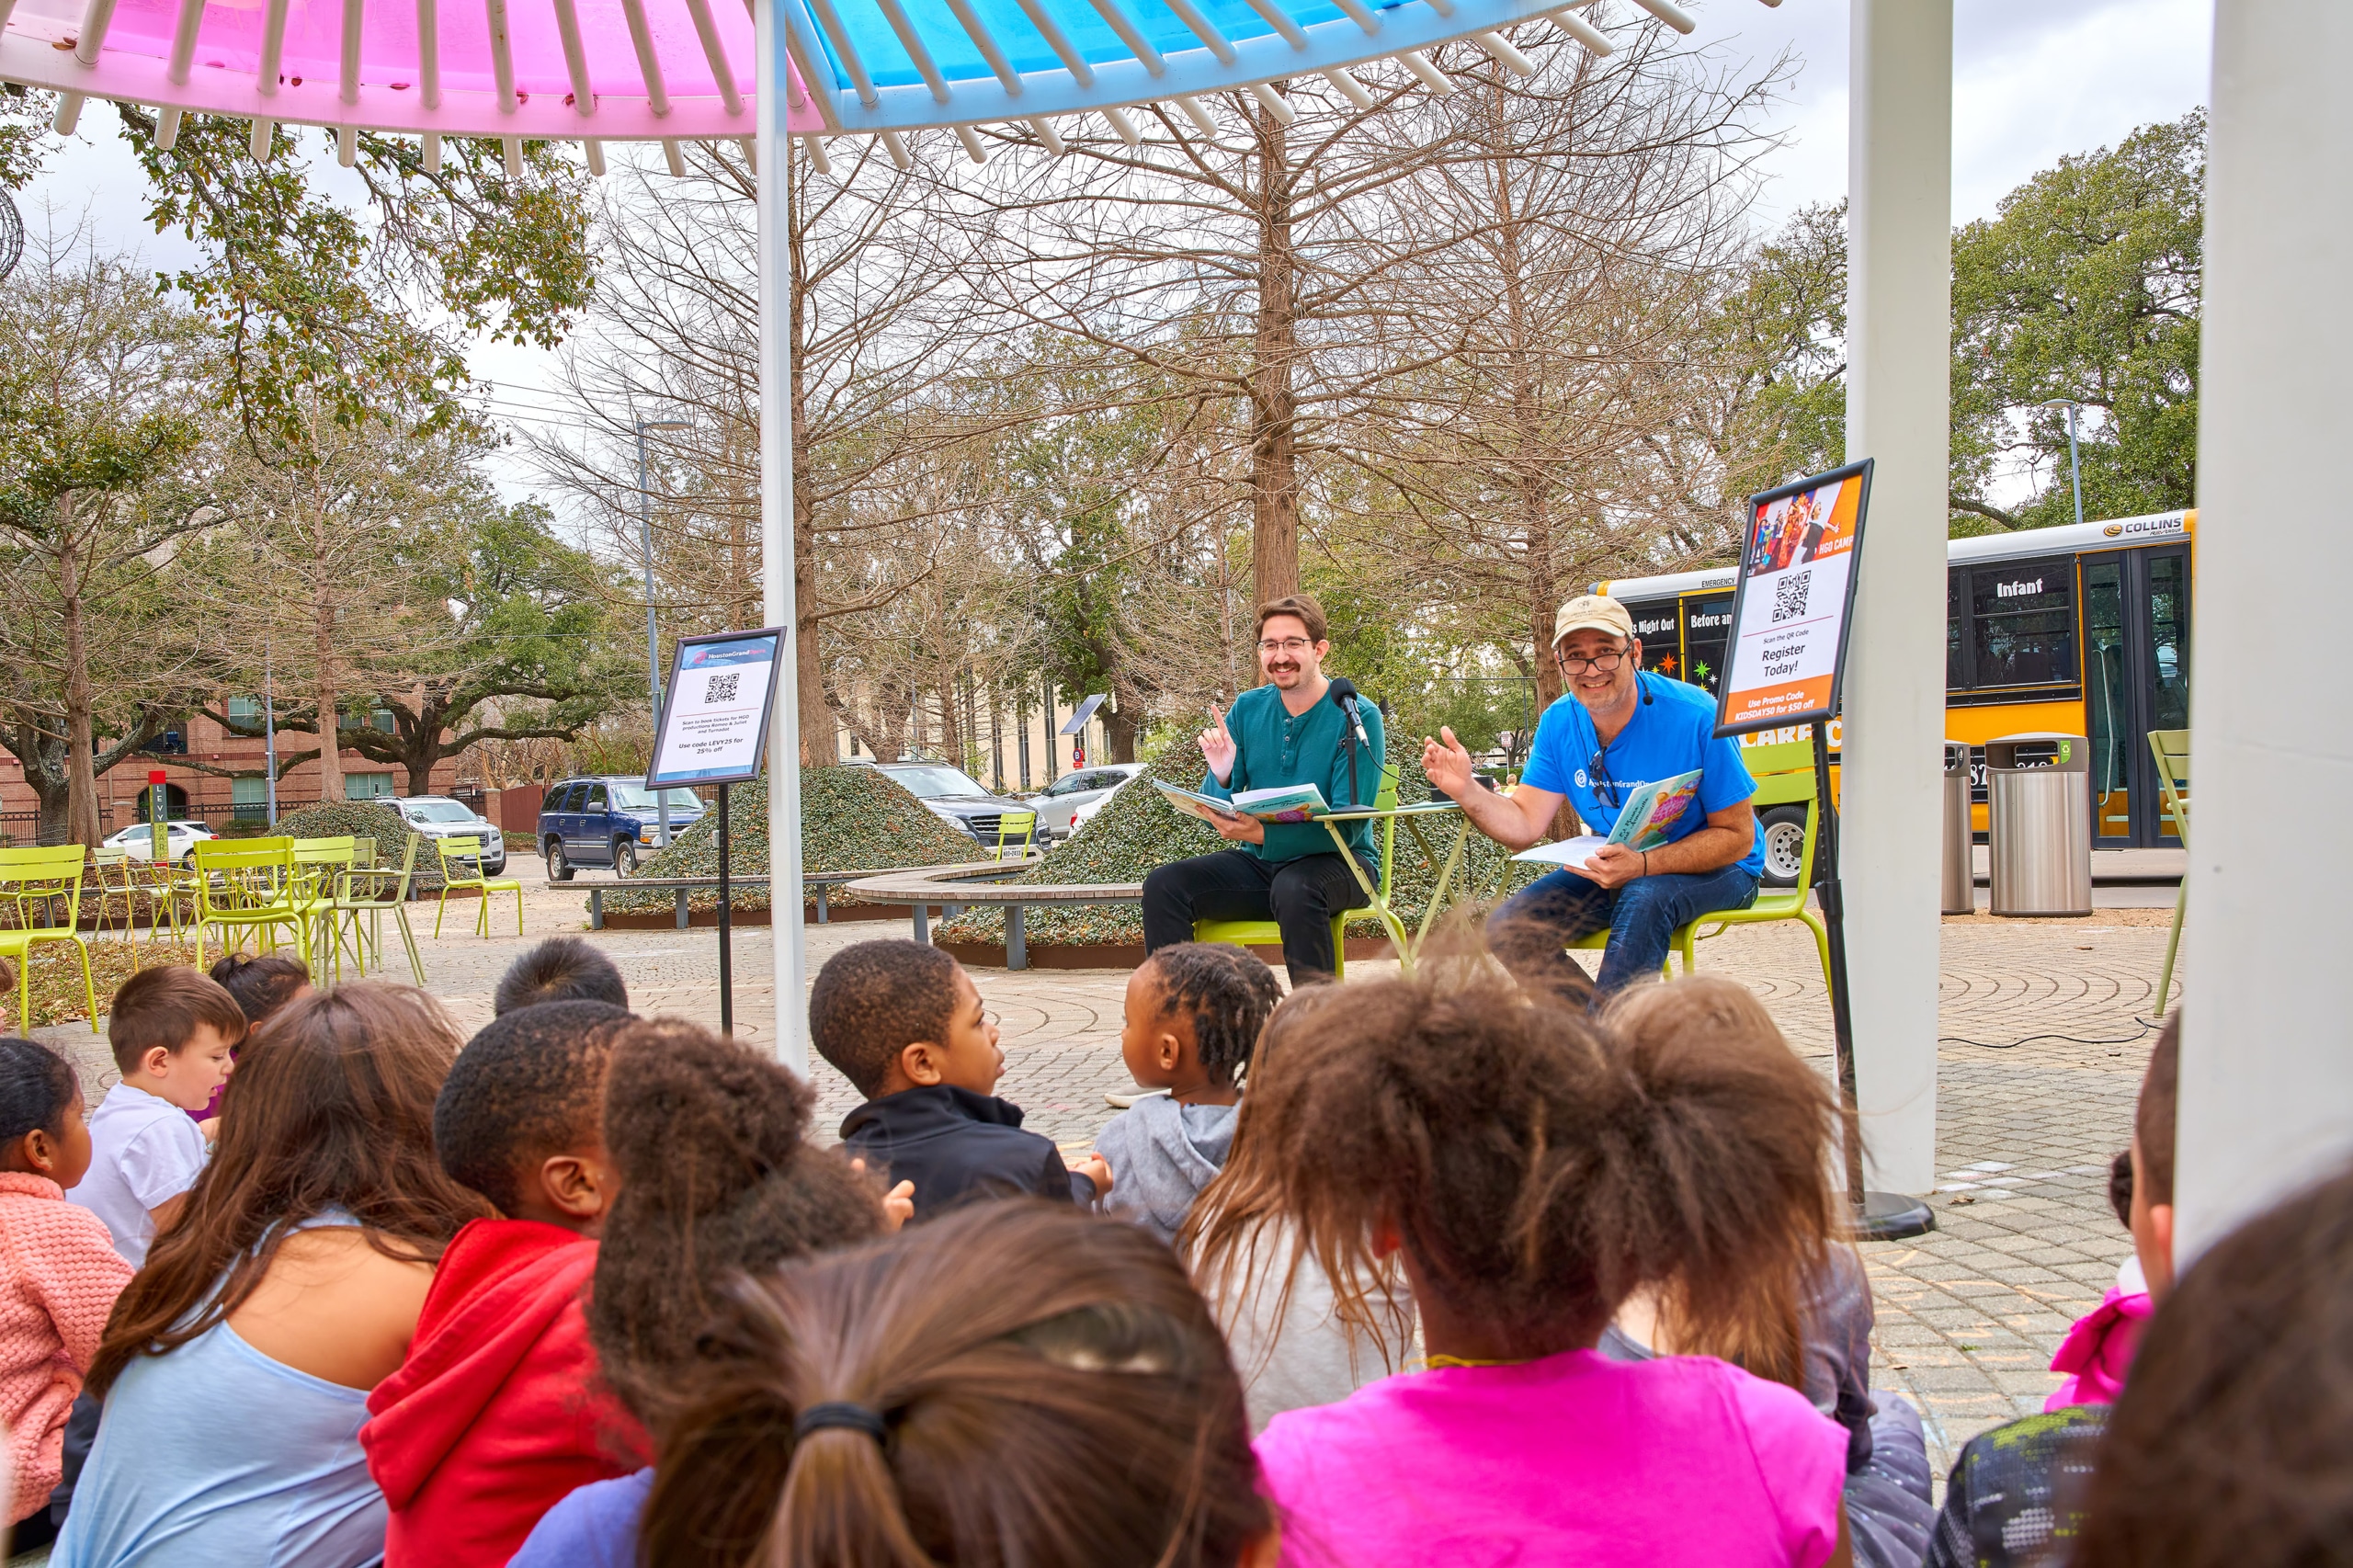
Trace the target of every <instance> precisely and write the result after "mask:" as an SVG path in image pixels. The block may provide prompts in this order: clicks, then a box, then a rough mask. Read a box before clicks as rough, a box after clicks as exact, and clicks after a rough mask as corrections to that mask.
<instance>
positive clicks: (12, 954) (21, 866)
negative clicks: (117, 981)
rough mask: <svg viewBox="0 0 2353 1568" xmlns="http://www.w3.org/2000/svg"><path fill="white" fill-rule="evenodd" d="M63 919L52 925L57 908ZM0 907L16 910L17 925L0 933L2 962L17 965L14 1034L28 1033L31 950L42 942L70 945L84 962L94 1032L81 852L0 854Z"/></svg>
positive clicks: (62, 848) (71, 848) (66, 848)
mask: <svg viewBox="0 0 2353 1568" xmlns="http://www.w3.org/2000/svg"><path fill="white" fill-rule="evenodd" d="M61 902H62V903H63V904H64V905H65V911H64V914H65V918H64V920H63V922H62V923H56V915H57V906H58V904H59V903H61ZM0 903H10V904H13V905H14V906H15V911H16V916H17V924H16V926H15V927H14V928H13V929H7V930H0V958H6V959H11V960H15V962H16V965H17V1033H18V1034H23V1033H24V1032H25V1031H26V1030H28V1029H29V1028H32V1008H33V965H32V950H33V949H34V948H35V947H37V946H38V945H40V943H42V942H71V943H73V944H74V951H75V952H77V953H78V954H80V955H81V959H82V1000H83V1004H84V1005H85V1006H87V1007H88V1008H89V1018H90V1027H91V1028H97V1027H98V992H97V986H96V985H94V984H92V983H91V981H90V949H89V945H88V944H87V943H85V942H84V941H83V940H82V931H81V926H82V846H80V845H78V844H62V845H59V846H57V847H55V848H53V849H29V848H28V849H0Z"/></svg>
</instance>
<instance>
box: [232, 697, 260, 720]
mask: <svg viewBox="0 0 2353 1568" xmlns="http://www.w3.org/2000/svg"><path fill="white" fill-rule="evenodd" d="M229 722H231V723H232V724H259V723H260V722H262V710H261V699H260V698H258V697H233V698H231V699H229Z"/></svg>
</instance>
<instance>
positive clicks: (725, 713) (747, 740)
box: [645, 626, 786, 1035]
mask: <svg viewBox="0 0 2353 1568" xmlns="http://www.w3.org/2000/svg"><path fill="white" fill-rule="evenodd" d="M783 648H784V632H783V630H782V629H781V628H779V627H773V626H771V627H765V628H763V629H761V630H759V631H718V632H712V633H710V634H709V635H707V636H702V637H682V638H680V639H679V640H678V645H677V650H676V653H674V654H673V655H672V657H671V664H670V680H669V684H668V686H667V687H665V691H664V695H663V698H662V712H661V717H660V719H659V722H657V723H656V724H655V726H654V760H653V761H652V762H651V763H650V764H649V765H648V766H647V767H646V770H645V787H646V788H647V789H649V790H654V791H655V795H654V798H655V799H656V800H660V799H661V795H660V791H661V790H665V789H676V788H678V787H680V786H682V785H693V784H715V785H717V786H718V787H719V1032H720V1033H722V1034H724V1035H732V1034H733V1033H734V1032H735V975H734V964H733V960H734V953H733V947H734V910H733V892H734V889H733V867H732V866H730V865H729V864H728V859H729V856H730V854H731V852H732V847H733V846H731V845H730V843H729V841H728V831H727V830H728V822H727V814H728V803H729V802H728V798H727V793H728V790H729V787H730V786H732V785H736V784H748V783H750V782H752V781H753V780H754V779H756V778H758V777H759V776H760V763H761V760H762V759H763V758H764V757H766V756H767V746H768V720H769V719H770V717H771V716H773V714H774V712H775V709H776V682H777V670H778V666H779V665H780V664H781V663H782V656H783ZM768 852H769V853H770V854H771V855H773V854H775V853H776V847H775V846H773V845H771V846H769V851H768ZM768 917H769V918H770V919H771V920H781V919H783V918H784V912H783V911H781V910H771V911H770V912H769V915H768ZM778 983H779V986H781V985H782V983H783V977H782V976H779V977H778ZM785 1006H786V998H785V997H784V996H783V995H782V994H780V993H779V996H778V998H777V1008H778V1014H779V1017H782V1016H783V1009H784V1007H785Z"/></svg>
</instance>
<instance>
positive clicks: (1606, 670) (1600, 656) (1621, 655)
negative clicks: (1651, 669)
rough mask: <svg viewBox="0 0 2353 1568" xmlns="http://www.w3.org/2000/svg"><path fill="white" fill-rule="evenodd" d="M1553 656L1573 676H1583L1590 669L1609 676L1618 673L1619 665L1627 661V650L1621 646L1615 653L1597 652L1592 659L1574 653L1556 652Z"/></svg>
mask: <svg viewBox="0 0 2353 1568" xmlns="http://www.w3.org/2000/svg"><path fill="white" fill-rule="evenodd" d="M1552 657H1553V658H1555V659H1556V660H1558V661H1559V662H1560V665H1561V667H1562V668H1563V669H1564V670H1566V671H1568V672H1569V674H1571V675H1573V676H1581V675H1583V674H1585V672H1586V671H1587V670H1589V669H1593V670H1599V671H1600V672H1601V673H1602V674H1603V675H1606V676H1607V675H1615V674H1617V673H1618V666H1619V665H1622V664H1624V663H1625V662H1626V651H1625V650H1624V649H1622V648H1621V649H1620V650H1619V651H1618V652H1616V653H1597V654H1595V655H1594V656H1593V657H1592V658H1590V659H1581V658H1579V657H1577V656H1576V655H1575V654H1574V653H1555V654H1553V655H1552Z"/></svg>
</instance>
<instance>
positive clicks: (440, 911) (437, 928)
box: [433, 881, 449, 942]
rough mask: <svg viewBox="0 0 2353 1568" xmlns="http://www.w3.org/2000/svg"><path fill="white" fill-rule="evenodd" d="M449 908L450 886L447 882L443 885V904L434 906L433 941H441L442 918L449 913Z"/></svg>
mask: <svg viewBox="0 0 2353 1568" xmlns="http://www.w3.org/2000/svg"><path fill="white" fill-rule="evenodd" d="M448 911H449V883H448V882H446V881H445V882H443V883H442V884H441V902H440V903H438V904H436V905H434V906H433V939H434V940H435V941H437V942H438V941H439V940H440V939H441V916H442V915H445V914H447V913H448Z"/></svg>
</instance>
